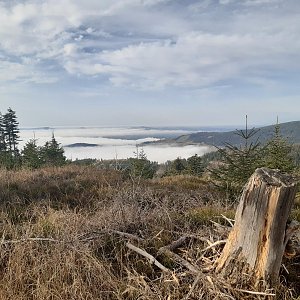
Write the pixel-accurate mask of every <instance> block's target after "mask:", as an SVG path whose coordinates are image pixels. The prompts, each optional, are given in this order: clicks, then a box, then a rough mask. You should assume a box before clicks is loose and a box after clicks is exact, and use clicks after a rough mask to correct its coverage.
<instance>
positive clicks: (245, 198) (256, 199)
mask: <svg viewBox="0 0 300 300" xmlns="http://www.w3.org/2000/svg"><path fill="white" fill-rule="evenodd" d="M295 193H296V183H295V180H294V179H293V178H292V177H291V176H289V175H285V174H282V173H280V171H278V170H271V169H267V168H260V169H257V170H256V171H255V173H254V174H253V175H252V176H251V178H250V179H249V181H248V183H247V184H246V186H245V188H244V191H243V194H242V196H241V199H240V203H239V205H238V208H237V211H236V216H235V225H234V227H233V229H232V231H231V232H230V234H229V236H228V240H227V243H226V245H225V247H224V250H223V252H222V254H221V256H220V258H219V259H218V260H217V262H216V271H217V272H220V273H222V275H223V276H225V277H228V278H230V277H237V276H241V274H242V273H246V274H249V275H251V277H252V279H254V280H255V282H256V283H258V282H261V281H262V282H264V284H265V285H267V286H273V285H274V284H276V282H277V280H278V277H279V270H280V266H281V261H282V257H283V254H284V250H285V246H286V243H287V239H288V238H287V236H286V228H287V221H288V217H289V214H290V211H291V207H292V205H293V202H294V198H295Z"/></svg>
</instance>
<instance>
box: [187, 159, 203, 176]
mask: <svg viewBox="0 0 300 300" xmlns="http://www.w3.org/2000/svg"><path fill="white" fill-rule="evenodd" d="M187 171H188V173H189V174H191V175H194V176H201V175H202V173H203V164H202V158H201V157H200V156H198V155H197V154H195V155H193V156H191V157H189V158H188V159H187Z"/></svg>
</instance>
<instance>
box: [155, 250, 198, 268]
mask: <svg viewBox="0 0 300 300" xmlns="http://www.w3.org/2000/svg"><path fill="white" fill-rule="evenodd" d="M158 254H164V255H166V256H168V257H169V258H171V259H173V260H174V261H176V262H177V263H179V264H180V265H182V266H184V267H186V268H187V269H188V270H190V271H191V272H192V273H194V274H198V273H199V272H200V270H199V269H197V268H196V267H195V266H193V265H192V264H191V263H189V262H188V261H187V260H185V259H184V258H182V257H181V256H180V255H178V254H176V253H174V252H172V251H171V250H169V248H167V247H161V248H160V249H159V250H158Z"/></svg>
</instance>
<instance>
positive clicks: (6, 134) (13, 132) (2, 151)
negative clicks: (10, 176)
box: [0, 108, 20, 169]
mask: <svg viewBox="0 0 300 300" xmlns="http://www.w3.org/2000/svg"><path fill="white" fill-rule="evenodd" d="M18 126H19V123H18V121H17V116H16V112H15V111H13V110H12V109H11V108H9V109H8V110H7V113H6V114H4V115H2V114H1V113H0V164H1V166H3V167H5V168H8V169H12V168H15V167H16V166H18V165H19V164H20V154H19V150H18V143H19V127H18Z"/></svg>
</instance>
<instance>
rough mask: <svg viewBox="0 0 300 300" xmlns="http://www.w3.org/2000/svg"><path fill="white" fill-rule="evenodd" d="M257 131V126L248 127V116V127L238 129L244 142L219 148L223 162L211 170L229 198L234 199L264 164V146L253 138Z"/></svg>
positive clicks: (213, 176)
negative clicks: (256, 170)
mask: <svg viewBox="0 0 300 300" xmlns="http://www.w3.org/2000/svg"><path fill="white" fill-rule="evenodd" d="M257 132H258V131H257V130H256V129H255V128H252V129H250V130H249V129H248V123H247V116H246V129H245V130H237V131H236V134H237V135H238V136H240V137H241V139H242V141H243V144H241V145H240V146H234V145H231V144H228V143H227V144H225V147H224V148H219V150H218V151H219V153H220V154H221V157H222V158H221V162H220V164H219V166H218V167H217V168H215V169H211V170H210V172H211V174H212V178H213V179H214V181H215V182H216V184H217V185H218V186H219V187H220V188H222V189H224V190H225V191H226V192H227V193H228V197H229V198H233V199H234V198H235V196H236V195H237V194H238V193H239V192H240V190H241V189H242V187H243V186H244V184H245V183H246V182H247V180H248V178H249V177H250V176H251V175H252V173H253V172H254V171H255V169H257V168H259V167H262V166H263V159H262V157H263V149H264V148H263V147H261V146H260V143H259V142H258V140H254V139H253V138H254V136H255V135H256V134H257ZM253 140H254V141H253Z"/></svg>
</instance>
